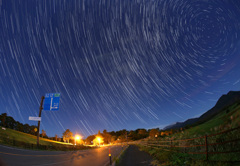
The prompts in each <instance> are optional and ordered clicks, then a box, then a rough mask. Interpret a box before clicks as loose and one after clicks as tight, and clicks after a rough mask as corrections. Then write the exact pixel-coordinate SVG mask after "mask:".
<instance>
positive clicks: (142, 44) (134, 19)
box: [0, 0, 240, 136]
mask: <svg viewBox="0 0 240 166" xmlns="http://www.w3.org/2000/svg"><path fill="white" fill-rule="evenodd" d="M239 61H240V1H236V0H229V1H224V0H219V1H215V0H208V1H202V0H201V1H200V0H196V1H191V0H131V1H127V0H122V1H120V0H98V1H96V0H68V1H67V0H41V1H30V0H29V1H28V0H26V1H22V0H2V1H0V112H1V113H3V112H6V113H7V114H8V115H10V116H13V117H14V119H16V120H18V121H20V122H22V123H29V124H34V122H32V121H28V116H37V115H38V108H39V103H40V100H41V96H44V95H45V93H55V92H59V93H61V99H60V108H59V111H55V112H54V111H44V112H43V113H42V123H41V128H42V129H44V130H45V131H46V132H47V134H48V135H50V136H53V135H54V134H58V135H59V136H61V135H62V133H63V131H64V130H66V129H67V128H69V129H70V130H72V131H73V133H80V134H82V135H84V136H88V135H91V134H95V133H97V131H98V130H103V129H107V130H108V131H112V130H115V131H116V130H120V129H127V130H131V129H137V128H155V127H160V128H161V127H163V126H164V125H168V124H171V123H174V122H176V121H183V120H185V119H188V118H191V117H195V116H199V115H200V114H202V113H204V112H205V111H207V110H208V109H209V108H211V107H212V106H214V104H215V103H216V101H217V99H218V98H219V97H220V96H221V95H222V94H224V93H227V92H228V91H229V90H239V87H240V74H239V73H240V65H239Z"/></svg>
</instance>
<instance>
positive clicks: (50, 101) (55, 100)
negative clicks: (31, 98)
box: [43, 93, 60, 111]
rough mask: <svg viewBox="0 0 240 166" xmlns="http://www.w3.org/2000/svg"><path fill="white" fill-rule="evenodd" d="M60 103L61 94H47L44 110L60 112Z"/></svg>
mask: <svg viewBox="0 0 240 166" xmlns="http://www.w3.org/2000/svg"><path fill="white" fill-rule="evenodd" d="M59 101H60V93H47V94H46V95H45V100H44V105H43V110H45V111H58V110H59Z"/></svg>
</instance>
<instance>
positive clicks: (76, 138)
mask: <svg viewBox="0 0 240 166" xmlns="http://www.w3.org/2000/svg"><path fill="white" fill-rule="evenodd" d="M80 139H81V137H80V136H79V135H76V136H75V145H76V141H77V140H80Z"/></svg>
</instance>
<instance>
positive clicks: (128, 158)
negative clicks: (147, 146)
mask: <svg viewBox="0 0 240 166" xmlns="http://www.w3.org/2000/svg"><path fill="white" fill-rule="evenodd" d="M152 160H153V159H152V157H151V156H150V155H149V154H148V153H146V152H144V151H140V150H139V148H138V147H137V146H136V145H130V146H129V147H128V148H127V150H126V153H125V154H124V156H123V158H122V160H121V161H120V163H119V165H118V166H150V165H151V162H152Z"/></svg>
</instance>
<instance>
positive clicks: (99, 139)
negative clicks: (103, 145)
mask: <svg viewBox="0 0 240 166" xmlns="http://www.w3.org/2000/svg"><path fill="white" fill-rule="evenodd" d="M100 141H101V138H99V137H98V142H99V146H100Z"/></svg>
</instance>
